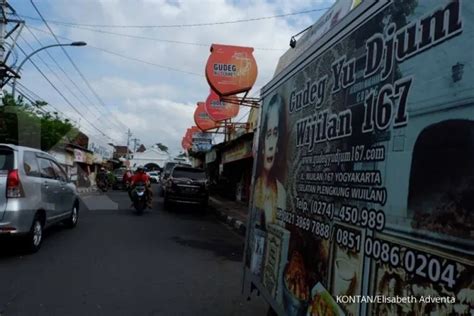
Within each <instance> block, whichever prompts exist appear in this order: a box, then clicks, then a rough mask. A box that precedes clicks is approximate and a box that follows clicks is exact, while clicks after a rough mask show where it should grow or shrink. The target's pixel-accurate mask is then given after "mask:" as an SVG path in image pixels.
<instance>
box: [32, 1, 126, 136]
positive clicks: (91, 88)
mask: <svg viewBox="0 0 474 316" xmlns="http://www.w3.org/2000/svg"><path fill="white" fill-rule="evenodd" d="M30 2H31V5H32V6H33V7H34V9H35V10H36V12H37V13H38V15H39V16H40V18H41V20H43V22H44V24H45V25H46V27H47V28H48V30H49V32H50V33H51V35H53V37H54V39H55V40H56V42H57V43H58V44H61V43H60V42H59V39H58V37H57V36H56V34H55V33H54V32H53V30H52V29H51V27H50V26H49V24H48V23H47V22H46V20H45V18H44V17H43V15H42V14H41V12H40V10H39V9H38V7H37V6H36V5H35V3H34V2H33V0H30ZM60 48H61V50H62V51H63V52H64V54H65V55H66V57H67V59H68V60H69V62H70V63H71V64H72V65H73V67H74V69H75V70H76V71H77V73H78V74H79V76H80V77H81V78H82V80H83V81H84V82H85V84H86V86H87V87H88V88H89V90H90V91H91V92H92V94H93V95H94V96H95V97H96V99H97V100H98V101H99V103H100V104H101V105H102V106H103V107H104V108H105V109H106V110H107V111H108V112H109V113H110V115H111V116H113V113H112V112H110V110H109V109H108V108H107V106H106V105H105V103H104V101H103V100H102V98H101V97H100V96H99V95H98V94H97V92H96V91H95V90H94V88H93V87H92V86H91V84H90V83H89V81H88V80H87V78H86V77H85V76H84V74H83V73H82V72H81V70H80V69H79V67H78V66H77V65H76V63H75V62H74V60H73V59H72V58H71V56H70V55H69V53H68V52H67V50H66V49H65V48H64V47H63V46H60ZM122 125H123V126H124V127H125V125H124V124H122Z"/></svg>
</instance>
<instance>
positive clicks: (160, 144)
mask: <svg viewBox="0 0 474 316" xmlns="http://www.w3.org/2000/svg"><path fill="white" fill-rule="evenodd" d="M156 146H158V148H159V149H161V150H162V151H164V152H168V146H165V145H163V144H162V143H157V144H156Z"/></svg>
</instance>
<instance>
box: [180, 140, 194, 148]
mask: <svg viewBox="0 0 474 316" xmlns="http://www.w3.org/2000/svg"><path fill="white" fill-rule="evenodd" d="M191 146H192V143H191V142H190V141H189V140H188V139H186V137H183V139H182V140H181V147H183V149H184V150H188V149H189V148H191Z"/></svg>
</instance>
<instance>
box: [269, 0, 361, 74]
mask: <svg viewBox="0 0 474 316" xmlns="http://www.w3.org/2000/svg"><path fill="white" fill-rule="evenodd" d="M361 2H362V0H338V1H336V3H335V4H334V5H333V6H332V7H331V8H330V9H329V10H327V11H326V12H325V13H324V14H323V16H322V17H321V18H320V19H318V21H316V23H314V24H313V25H311V28H310V29H309V30H307V31H306V32H305V33H304V34H303V35H302V36H301V37H300V38H299V39H298V40H297V41H296V46H295V47H293V48H290V49H288V50H287V51H286V52H285V53H284V54H283V55H282V56H281V57H280V59H279V60H278V65H277V67H276V70H275V74H274V76H276V75H277V74H278V73H280V72H281V71H282V70H283V69H285V68H286V67H287V66H288V65H289V64H290V63H291V62H293V61H294V60H295V59H296V58H298V56H300V55H301V54H302V53H304V52H305V51H306V50H308V49H309V48H310V47H311V46H312V45H315V43H316V42H317V41H318V40H319V39H320V38H321V37H322V36H323V35H324V34H326V33H327V32H329V30H331V29H332V28H334V27H335V26H336V24H337V23H339V22H340V21H341V20H342V19H343V18H344V17H345V16H346V15H347V14H348V13H349V12H350V11H351V10H353V9H354V8H356V7H357V6H358V5H359V4H360V3H361Z"/></svg>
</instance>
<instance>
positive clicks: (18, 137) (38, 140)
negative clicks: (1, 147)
mask: <svg viewBox="0 0 474 316" xmlns="http://www.w3.org/2000/svg"><path fill="white" fill-rule="evenodd" d="M2 104H3V106H1V107H0V142H7V143H11V144H16V145H22V146H28V147H33V148H38V149H41V150H45V151H47V150H49V149H51V148H52V147H53V146H55V145H57V144H58V143H60V142H61V141H62V140H63V139H64V137H74V136H75V135H77V133H79V131H78V130H77V129H76V128H75V127H74V126H73V125H72V124H71V123H70V121H69V120H68V119H61V118H60V117H59V114H58V113H57V112H53V113H50V112H48V111H47V110H45V108H44V107H45V106H46V105H47V103H46V102H42V101H36V102H29V103H27V102H25V101H24V99H23V98H22V97H21V96H20V97H18V98H17V99H15V98H14V97H13V96H12V95H11V94H9V93H7V92H6V91H5V92H4V96H3V98H2Z"/></svg>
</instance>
